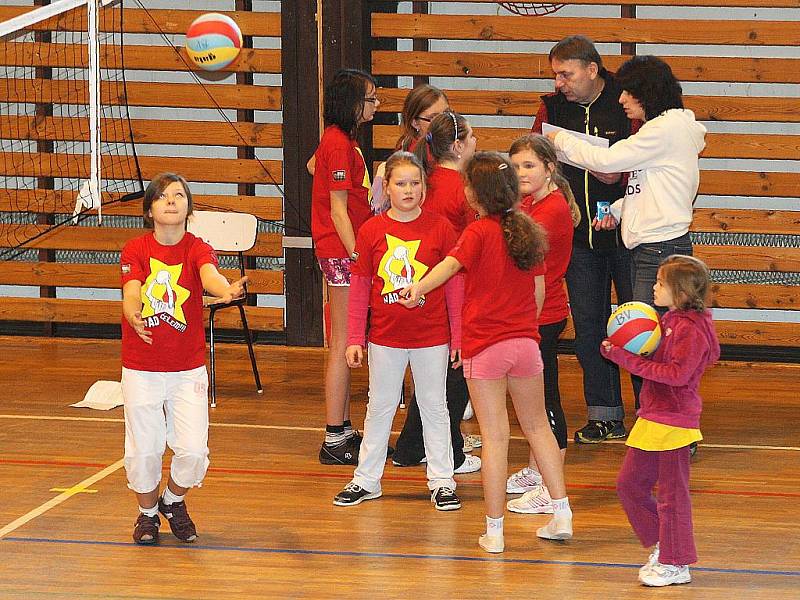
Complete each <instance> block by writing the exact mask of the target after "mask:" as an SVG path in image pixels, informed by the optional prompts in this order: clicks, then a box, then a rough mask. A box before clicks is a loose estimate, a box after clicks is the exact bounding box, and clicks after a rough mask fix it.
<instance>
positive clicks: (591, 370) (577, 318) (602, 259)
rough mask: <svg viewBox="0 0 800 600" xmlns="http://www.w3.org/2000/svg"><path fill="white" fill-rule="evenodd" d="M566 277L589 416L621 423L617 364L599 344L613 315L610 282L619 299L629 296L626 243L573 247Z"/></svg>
mask: <svg viewBox="0 0 800 600" xmlns="http://www.w3.org/2000/svg"><path fill="white" fill-rule="evenodd" d="M566 281H567V290H568V292H569V302H570V308H571V311H572V321H573V323H574V324H575V354H576V355H577V357H578V362H579V363H580V365H581V369H582V370H583V396H584V398H585V400H586V406H587V408H588V417H589V419H590V420H597V421H621V420H622V419H623V418H624V416H625V409H624V407H623V405H622V390H621V389H620V383H619V367H618V366H617V365H616V364H614V363H613V362H611V361H609V360H606V359H605V358H603V356H602V355H601V354H600V342H602V341H603V339H605V337H606V323H607V322H608V317H609V316H610V315H611V282H612V281H613V282H614V289H615V290H616V292H617V298H618V299H619V301H620V302H628V301H629V300H630V299H631V295H632V285H631V257H630V252H629V251H628V250H627V249H626V248H623V247H619V248H610V249H607V250H593V249H591V248H584V247H582V246H573V247H572V258H571V260H570V263H569V268H568V269H567V276H566ZM651 296H652V295H651Z"/></svg>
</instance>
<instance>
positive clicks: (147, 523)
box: [133, 513, 161, 546]
mask: <svg viewBox="0 0 800 600" xmlns="http://www.w3.org/2000/svg"><path fill="white" fill-rule="evenodd" d="M160 525H161V519H159V518H158V515H155V516H154V517H148V516H147V515H146V514H144V513H139V516H138V517H137V519H136V525H135V526H134V528H133V541H134V542H136V543H137V544H142V545H143V546H152V545H153V544H157V543H158V528H159V526H160Z"/></svg>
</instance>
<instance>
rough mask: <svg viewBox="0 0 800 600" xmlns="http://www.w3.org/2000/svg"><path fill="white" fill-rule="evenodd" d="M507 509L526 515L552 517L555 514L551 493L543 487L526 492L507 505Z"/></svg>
mask: <svg viewBox="0 0 800 600" xmlns="http://www.w3.org/2000/svg"><path fill="white" fill-rule="evenodd" d="M506 508H508V510H510V511H511V512H515V513H521V514H524V515H550V514H553V502H552V499H551V498H550V492H548V491H547V488H546V487H545V486H543V485H540V486H538V487H537V488H535V489H533V490H531V491H529V492H525V493H524V494H522V496H520V497H519V498H514V499H513V500H509V501H508V502H507V503H506Z"/></svg>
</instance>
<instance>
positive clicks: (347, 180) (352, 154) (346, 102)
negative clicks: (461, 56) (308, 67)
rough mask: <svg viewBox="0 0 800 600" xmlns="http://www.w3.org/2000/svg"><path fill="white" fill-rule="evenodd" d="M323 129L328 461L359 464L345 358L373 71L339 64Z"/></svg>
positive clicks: (318, 169)
mask: <svg viewBox="0 0 800 600" xmlns="http://www.w3.org/2000/svg"><path fill="white" fill-rule="evenodd" d="M324 101H325V110H324V117H325V132H324V133H323V135H322V139H321V140H320V143H319V147H318V148H317V151H316V152H315V154H314V156H315V157H316V165H315V169H314V185H313V188H312V198H311V237H312V238H313V240H314V251H315V253H316V256H317V259H318V261H319V266H320V268H321V269H322V273H323V274H324V276H325V280H326V281H327V284H328V286H327V287H328V306H329V308H330V328H331V329H330V331H331V333H330V340H329V346H328V349H329V357H328V361H327V368H326V372H325V416H326V420H325V423H326V428H325V441H324V442H323V443H322V447H321V448H320V451H319V460H320V462H321V463H322V464H325V465H355V464H358V448H359V445H360V443H361V436H360V435H358V433H357V432H356V431H355V430H354V429H353V427H352V425H351V423H350V369H348V368H347V363H346V362H345V360H344V349H345V342H346V339H345V338H346V336H347V301H348V296H349V293H350V265H351V262H352V261H353V260H354V259H355V244H356V235H357V233H358V229H359V227H361V225H362V224H364V222H365V221H366V220H367V219H368V218H369V217H370V214H371V210H370V204H369V189H370V183H369V176H368V175H367V172H366V164H365V163H364V157H363V156H362V155H361V150H360V149H359V147H358V143H357V142H356V134H357V132H358V128H359V127H360V126H361V125H362V124H364V123H366V122H367V121H370V120H372V117H373V115H374V114H375V110H376V109H377V107H378V105H379V104H380V102H379V100H378V98H377V96H376V95H375V80H374V79H373V78H372V76H371V75H369V74H367V73H364V72H362V71H357V70H354V69H343V70H341V71H339V72H338V73H337V74H336V75H335V76H334V78H333V81H331V82H330V83H329V84H328V85H327V86H326V87H325V98H324Z"/></svg>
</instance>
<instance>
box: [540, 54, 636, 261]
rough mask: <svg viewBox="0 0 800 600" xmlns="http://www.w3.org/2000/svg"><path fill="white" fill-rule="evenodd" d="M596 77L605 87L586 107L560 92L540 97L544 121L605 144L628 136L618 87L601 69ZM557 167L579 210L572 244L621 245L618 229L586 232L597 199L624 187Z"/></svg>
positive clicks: (616, 193)
mask: <svg viewBox="0 0 800 600" xmlns="http://www.w3.org/2000/svg"><path fill="white" fill-rule="evenodd" d="M600 76H601V77H602V78H603V79H604V80H605V87H603V91H602V92H600V96H599V97H598V98H597V100H595V101H594V102H593V103H592V104H591V105H590V106H588V107H586V106H585V105H583V104H579V103H577V102H570V101H569V100H567V99H566V98H565V97H564V95H563V94H561V93H554V94H547V95H545V96H542V102H543V103H544V105H545V107H546V108H547V122H548V123H550V124H551V125H557V126H558V127H563V128H564V129H570V130H572V131H580V132H582V133H588V134H591V135H597V136H600V137H604V138H606V139H607V140H608V142H609V145H611V144H614V143H615V142H618V141H619V140H621V139H624V138H626V137H628V136H630V134H631V122H630V120H629V119H628V117H627V116H626V115H625V111H624V110H622V106H621V105H620V103H619V96H620V94H621V93H622V89H621V88H620V87H619V86H618V85H617V83H616V81H614V79H613V77H612V75H611V73H609V72H608V71H606V70H605V69H603V70H602V71H600ZM561 169H562V171H563V173H564V176H565V177H566V178H567V181H569V185H570V187H572V193H573V194H574V195H575V201H576V202H577V203H578V208H580V211H581V222H580V224H579V225H578V227H577V228H576V229H575V236H574V238H573V244H575V245H579V246H583V247H587V248H589V247H591V248H595V249H598V250H600V249H606V248H614V247H616V246H618V245H621V244H622V242H621V240H620V238H619V229H615V230H612V231H594V229H591V231H590V223H591V222H592V219H594V217H595V216H596V214H597V201H598V200H605V201H607V202H614V201H616V200H618V199H620V198H622V197H623V196H624V195H625V186H624V185H622V183H616V184H612V185H606V184H605V183H602V182H600V181H598V180H597V179H595V178H594V177H592V176H591V175H590V174H589V173H588V172H587V171H584V170H583V169H579V168H577V167H573V166H572V165H567V164H564V163H562V164H561ZM587 184H588V192H589V193H588V195H587V193H586V190H587Z"/></svg>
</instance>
